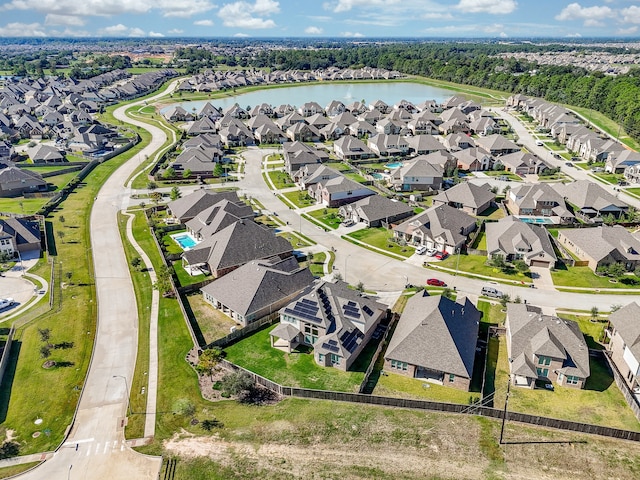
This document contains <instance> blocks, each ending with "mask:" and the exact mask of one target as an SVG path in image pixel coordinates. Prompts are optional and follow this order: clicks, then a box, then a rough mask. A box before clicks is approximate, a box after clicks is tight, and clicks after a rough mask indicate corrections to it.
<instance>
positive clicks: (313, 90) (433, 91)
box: [162, 82, 464, 112]
mask: <svg viewBox="0 0 640 480" xmlns="http://www.w3.org/2000/svg"><path fill="white" fill-rule="evenodd" d="M453 95H461V94H458V93H457V92H453V91H451V90H445V89H444V88H437V87H431V86H429V85H422V84H419V83H411V82H392V83H386V82H380V83H375V82H374V83H327V84H324V85H302V86H296V87H284V88H272V89H266V90H259V91H254V92H249V93H244V94H241V95H235V96H233V97H226V98H220V99H214V100H199V101H195V102H177V103H175V104H174V105H181V106H182V108H184V109H185V110H186V111H187V112H191V111H192V110H193V108H195V109H196V111H198V110H200V109H201V108H202V107H203V105H204V104H205V103H207V101H208V102H210V103H211V104H212V105H215V106H216V107H218V108H226V107H229V106H231V105H234V104H235V103H238V104H239V105H240V106H241V107H243V108H247V107H253V106H255V105H259V104H261V103H268V104H270V105H273V106H278V105H283V104H290V105H293V106H296V107H299V106H300V105H302V104H303V103H305V102H317V103H319V104H320V105H322V106H323V107H325V106H326V105H327V104H328V103H329V102H331V101H332V100H340V101H341V102H343V103H344V104H345V105H348V104H350V103H352V102H355V101H362V100H364V101H365V102H366V103H367V104H369V103H373V102H375V101H376V100H382V101H383V102H385V103H386V104H388V105H393V104H395V103H398V102H399V101H400V100H407V101H409V102H411V103H413V104H418V103H422V102H424V101H425V100H435V101H436V102H442V101H443V100H446V99H447V98H449V97H451V96H453ZM461 96H464V95H461ZM168 108H169V107H165V108H163V109H162V111H163V112H164V111H166V110H167V109H168Z"/></svg>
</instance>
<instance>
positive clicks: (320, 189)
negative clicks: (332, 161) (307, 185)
mask: <svg viewBox="0 0 640 480" xmlns="http://www.w3.org/2000/svg"><path fill="white" fill-rule="evenodd" d="M310 193H312V196H313V197H314V198H315V199H316V201H317V202H318V203H322V204H323V205H326V206H327V207H339V206H341V205H344V204H346V203H351V202H355V201H356V200H360V199H361V198H364V197H368V196H370V195H375V194H376V192H374V191H373V190H371V189H370V188H367V187H365V186H364V185H362V184H361V183H358V182H355V181H353V180H351V179H349V178H347V177H344V176H342V175H339V176H337V177H334V178H331V179H329V180H326V181H322V182H318V183H317V185H316V187H315V190H313V189H312V192H310Z"/></svg>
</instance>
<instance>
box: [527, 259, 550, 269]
mask: <svg viewBox="0 0 640 480" xmlns="http://www.w3.org/2000/svg"><path fill="white" fill-rule="evenodd" d="M531 266H532V267H544V268H549V262H544V261H542V260H531Z"/></svg>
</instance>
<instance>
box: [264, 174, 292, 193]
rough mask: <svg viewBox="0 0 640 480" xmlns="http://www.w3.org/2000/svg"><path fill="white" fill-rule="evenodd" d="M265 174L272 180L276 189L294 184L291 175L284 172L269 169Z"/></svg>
mask: <svg viewBox="0 0 640 480" xmlns="http://www.w3.org/2000/svg"><path fill="white" fill-rule="evenodd" d="M267 175H268V176H269V178H270V179H271V181H272V182H273V185H274V186H275V188H276V190H280V189H282V188H289V187H293V186H295V183H293V180H291V177H290V176H289V174H288V173H286V172H281V171H272V172H271V171H270V172H267Z"/></svg>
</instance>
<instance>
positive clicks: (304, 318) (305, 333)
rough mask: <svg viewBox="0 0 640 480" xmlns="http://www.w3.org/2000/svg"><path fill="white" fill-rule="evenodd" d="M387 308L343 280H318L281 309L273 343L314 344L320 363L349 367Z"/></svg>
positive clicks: (276, 345) (282, 346) (289, 345)
mask: <svg viewBox="0 0 640 480" xmlns="http://www.w3.org/2000/svg"><path fill="white" fill-rule="evenodd" d="M386 310H387V309H386V307H385V305H382V304H381V303H378V302H376V301H374V300H371V299H370V298H367V297H363V296H360V294H359V293H358V292H357V291H355V290H352V289H350V288H348V285H347V284H346V283H345V282H343V281H338V282H336V283H330V282H326V281H321V280H317V281H316V282H315V283H314V284H313V285H311V286H309V287H307V288H306V289H305V290H304V291H303V292H302V293H301V294H300V296H299V297H298V298H297V299H296V300H294V301H292V302H291V303H289V304H288V305H287V306H285V307H284V308H282V309H281V310H280V324H279V325H278V326H277V327H276V328H274V329H273V330H272V331H271V332H270V335H271V346H273V347H274V348H279V349H282V350H285V351H287V352H289V353H291V352H292V351H293V350H294V349H295V348H297V347H298V346H307V347H311V348H312V349H313V357H314V359H315V362H316V363H317V364H318V365H321V366H323V367H333V368H337V369H339V370H342V371H347V370H349V369H350V368H351V366H352V365H353V362H354V361H355V360H356V358H357V357H358V355H359V354H360V353H361V352H362V350H364V348H365V347H366V345H367V343H368V342H369V340H370V339H371V337H372V335H373V334H374V332H376V329H377V327H378V325H379V324H380V321H381V320H382V319H383V318H384V317H385V315H386Z"/></svg>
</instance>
